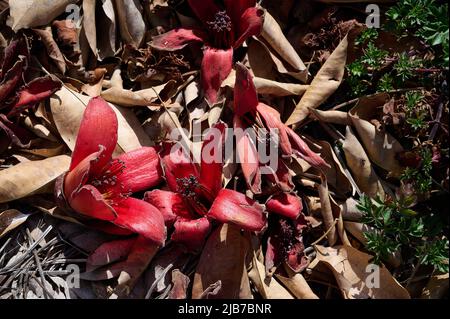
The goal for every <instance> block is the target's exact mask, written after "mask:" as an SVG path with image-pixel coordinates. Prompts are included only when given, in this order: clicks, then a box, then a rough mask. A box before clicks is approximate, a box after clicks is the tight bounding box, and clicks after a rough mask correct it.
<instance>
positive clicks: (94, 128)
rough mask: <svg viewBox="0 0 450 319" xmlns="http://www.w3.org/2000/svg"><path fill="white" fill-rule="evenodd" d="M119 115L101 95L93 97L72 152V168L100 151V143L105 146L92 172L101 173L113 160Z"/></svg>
mask: <svg viewBox="0 0 450 319" xmlns="http://www.w3.org/2000/svg"><path fill="white" fill-rule="evenodd" d="M117 128H118V123H117V116H116V113H114V111H113V110H112V108H111V107H110V106H109V105H108V103H106V102H105V100H103V99H102V98H101V97H95V98H92V99H91V100H90V101H89V103H88V105H87V107H86V110H85V111H84V114H83V119H82V120H81V124H80V129H79V131H78V136H77V142H76V144H75V149H74V151H73V153H72V162H71V164H70V170H72V169H73V168H74V167H75V166H77V165H78V163H80V162H81V161H82V160H83V159H84V158H85V157H87V156H89V155H90V154H92V153H95V152H98V150H99V149H100V145H101V146H103V147H104V148H105V150H104V152H103V153H102V154H101V157H100V158H99V160H98V161H97V162H96V163H95V164H93V165H92V173H93V174H96V173H99V172H100V171H101V170H102V169H103V167H104V166H105V165H106V164H107V163H108V162H109V161H110V160H111V156H112V153H113V152H114V148H115V147H116V144H117Z"/></svg>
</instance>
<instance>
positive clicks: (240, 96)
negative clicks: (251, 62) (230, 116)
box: [234, 62, 259, 116]
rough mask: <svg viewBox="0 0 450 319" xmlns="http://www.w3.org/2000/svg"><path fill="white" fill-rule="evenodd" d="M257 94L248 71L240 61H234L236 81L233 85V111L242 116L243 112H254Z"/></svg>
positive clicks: (256, 104)
mask: <svg viewBox="0 0 450 319" xmlns="http://www.w3.org/2000/svg"><path fill="white" fill-rule="evenodd" d="M258 103H259V101H258V95H257V93H256V88H255V84H254V83H253V78H252V76H251V74H250V71H249V70H248V69H247V68H246V67H245V66H244V65H243V64H241V63H239V62H238V63H236V83H235V85H234V113H235V114H236V115H237V116H243V115H244V114H245V113H251V114H252V115H255V114H256V107H257V106H258Z"/></svg>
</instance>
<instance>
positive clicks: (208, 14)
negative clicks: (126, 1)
mask: <svg viewBox="0 0 450 319" xmlns="http://www.w3.org/2000/svg"><path fill="white" fill-rule="evenodd" d="M188 2H189V5H190V7H191V8H192V10H193V11H194V13H195V15H196V16H197V18H198V19H199V20H200V21H201V22H202V24H203V28H202V29H201V28H191V29H184V28H180V29H175V30H172V31H169V32H167V33H164V34H162V35H160V36H156V37H154V38H153V42H152V46H153V47H154V48H157V49H160V50H172V51H173V50H179V49H182V48H183V47H184V46H186V44H188V43H189V42H202V43H205V48H204V52H203V61H202V66H201V71H202V72H201V78H202V85H203V90H204V92H205V96H206V99H207V100H208V102H210V103H215V102H217V92H218V91H219V88H220V85H221V84H222V82H223V80H225V78H226V77H227V76H228V75H229V74H230V72H231V68H232V65H233V49H236V48H238V47H240V46H241V45H242V43H243V42H244V41H245V40H246V39H247V38H248V37H251V36H253V35H258V34H260V33H261V30H262V25H263V17H262V16H263V11H262V10H260V9H257V8H256V7H255V5H256V0H224V2H225V9H224V10H222V9H221V8H219V7H218V6H217V5H216V3H215V2H214V1H213V0H188Z"/></svg>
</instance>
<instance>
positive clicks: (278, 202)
mask: <svg viewBox="0 0 450 319" xmlns="http://www.w3.org/2000/svg"><path fill="white" fill-rule="evenodd" d="M266 207H267V210H268V211H269V212H271V213H276V214H280V215H282V216H285V217H287V218H291V219H294V220H296V219H297V218H298V216H299V215H300V213H301V212H302V209H303V205H302V201H301V200H300V198H298V197H297V196H295V195H292V194H287V193H281V194H279V195H275V196H273V197H272V198H271V199H269V201H268V202H267V203H266Z"/></svg>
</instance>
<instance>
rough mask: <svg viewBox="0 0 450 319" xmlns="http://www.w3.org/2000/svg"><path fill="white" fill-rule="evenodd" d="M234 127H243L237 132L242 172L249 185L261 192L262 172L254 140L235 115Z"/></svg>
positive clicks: (252, 189)
mask: <svg viewBox="0 0 450 319" xmlns="http://www.w3.org/2000/svg"><path fill="white" fill-rule="evenodd" d="M234 128H235V130H236V129H241V130H239V131H237V130H236V131H235V133H236V151H237V154H238V156H239V162H240V163H241V168H242V173H243V174H244V177H245V181H246V182H247V185H248V187H249V188H250V190H251V191H252V192H253V193H254V194H259V193H261V172H260V168H259V155H258V151H257V149H256V145H255V144H254V140H252V138H251V137H250V136H249V134H248V133H247V132H246V131H244V129H245V127H244V126H243V125H242V122H241V119H240V118H239V117H238V116H235V117H234Z"/></svg>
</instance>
